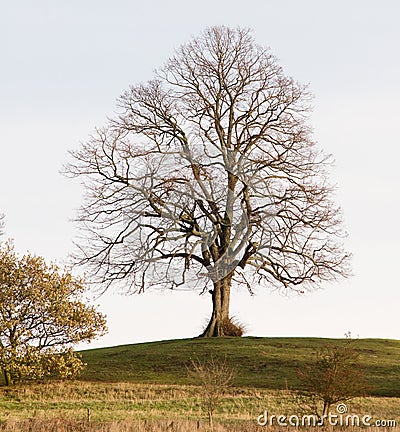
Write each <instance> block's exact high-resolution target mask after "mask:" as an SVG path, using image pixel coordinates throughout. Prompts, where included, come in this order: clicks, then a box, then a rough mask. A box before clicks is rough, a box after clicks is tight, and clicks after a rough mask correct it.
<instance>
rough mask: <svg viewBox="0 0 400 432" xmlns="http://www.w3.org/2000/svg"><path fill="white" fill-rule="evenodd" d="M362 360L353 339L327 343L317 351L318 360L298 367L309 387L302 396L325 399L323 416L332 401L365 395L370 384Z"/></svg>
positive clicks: (343, 400)
mask: <svg viewBox="0 0 400 432" xmlns="http://www.w3.org/2000/svg"><path fill="white" fill-rule="evenodd" d="M358 360H359V354H358V353H357V351H356V350H355V349H354V348H353V346H352V341H347V342H346V343H345V345H333V344H332V345H325V346H324V347H323V348H321V349H320V350H318V351H317V352H316V361H315V362H314V363H312V364H309V365H306V366H305V367H303V368H302V369H299V370H298V375H299V377H300V378H301V381H302V383H303V386H304V388H305V392H304V393H303V394H302V396H305V397H306V398H307V399H309V400H310V401H312V402H317V403H318V402H319V403H321V402H322V404H323V408H322V416H324V415H327V413H328V411H329V408H330V407H331V405H333V404H337V403H339V402H346V401H348V400H350V399H352V398H354V397H356V396H362V395H363V394H364V393H365V392H366V390H367V384H366V379H365V376H364V373H363V371H362V369H360V366H359V365H358V364H357V362H358ZM314 409H315V410H316V407H314Z"/></svg>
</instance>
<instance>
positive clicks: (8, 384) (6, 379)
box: [3, 368, 12, 386]
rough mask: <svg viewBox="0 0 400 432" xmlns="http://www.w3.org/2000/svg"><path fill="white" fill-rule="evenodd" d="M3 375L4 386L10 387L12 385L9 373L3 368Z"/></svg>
mask: <svg viewBox="0 0 400 432" xmlns="http://www.w3.org/2000/svg"><path fill="white" fill-rule="evenodd" d="M3 375H4V382H5V384H6V386H10V385H11V384H12V378H11V374H10V372H9V371H8V370H7V369H5V368H3Z"/></svg>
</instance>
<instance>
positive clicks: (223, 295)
mask: <svg viewBox="0 0 400 432" xmlns="http://www.w3.org/2000/svg"><path fill="white" fill-rule="evenodd" d="M231 280H232V276H231V275H228V276H226V277H225V278H223V279H221V280H220V281H217V282H214V289H213V290H212V291H211V295H212V303H213V310H212V314H211V318H210V322H209V323H208V325H207V327H206V328H205V330H204V331H203V333H202V334H201V335H200V337H218V336H228V335H227V334H225V326H226V322H227V321H228V320H229V303H230V296H231Z"/></svg>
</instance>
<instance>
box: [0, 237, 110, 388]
mask: <svg viewBox="0 0 400 432" xmlns="http://www.w3.org/2000/svg"><path fill="white" fill-rule="evenodd" d="M84 293H85V283H84V280H83V279H82V278H78V277H73V276H72V275H71V274H70V273H69V272H67V271H62V270H61V269H59V268H58V267H57V266H56V265H54V264H51V265H48V264H46V262H45V261H44V259H43V258H41V257H38V256H34V255H31V254H29V253H28V254H26V255H24V256H23V257H22V258H19V257H18V256H17V254H16V253H15V251H14V246H13V244H12V242H10V241H8V242H6V243H4V244H3V245H1V246H0V367H1V369H2V372H3V375H4V380H5V383H6V384H7V385H9V384H12V383H14V382H17V381H20V380H26V379H39V378H45V377H54V378H62V379H65V378H72V377H75V376H76V375H77V374H78V373H79V372H80V371H81V369H82V368H83V366H84V364H83V362H82V360H81V358H80V356H79V355H78V354H76V353H74V352H73V351H72V347H73V345H75V344H76V343H78V342H81V341H90V340H91V339H93V338H95V337H97V336H100V335H102V334H104V333H105V331H106V323H105V317H104V316H103V315H102V314H101V313H99V312H97V311H96V309H95V308H94V307H92V306H89V305H87V304H85V303H84V302H83V295H84Z"/></svg>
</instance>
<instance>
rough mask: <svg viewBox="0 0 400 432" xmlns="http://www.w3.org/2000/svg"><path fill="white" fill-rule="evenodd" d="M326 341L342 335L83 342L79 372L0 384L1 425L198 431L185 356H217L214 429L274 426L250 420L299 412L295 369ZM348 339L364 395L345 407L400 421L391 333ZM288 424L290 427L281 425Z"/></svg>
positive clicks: (203, 425)
mask: <svg viewBox="0 0 400 432" xmlns="http://www.w3.org/2000/svg"><path fill="white" fill-rule="evenodd" d="M329 342H335V343H345V341H341V340H328V339H309V338H252V337H249V338H222V339H217V340H202V339H186V340H172V341H163V342H152V343H144V344H136V345H125V346H118V347H112V348H102V349H96V350H88V351H84V352H82V355H83V358H84V360H85V362H86V363H87V364H88V366H87V369H86V371H85V372H84V374H83V375H82V376H81V377H80V379H79V381H74V382H68V383H64V382H62V383H61V382H57V383H54V382H53V383H51V382H42V383H25V384H20V385H17V386H15V387H11V388H6V387H4V386H3V387H1V388H0V420H1V424H0V430H7V431H21V432H22V431H25V430H26V431H28V430H30V431H32V432H40V431H42V430H43V431H46V432H47V431H51V430H53V431H60V432H63V431H86V430H91V431H110V432H111V431H137V432H141V431H151V432H156V431H166V430H168V431H175V432H179V431H181V432H186V431H196V430H199V431H206V430H208V422H207V418H206V415H205V412H204V410H203V405H202V399H201V397H200V396H199V387H198V383H197V382H196V380H195V378H194V377H193V376H192V375H190V374H189V373H188V370H187V367H188V366H189V364H190V359H191V358H192V359H200V360H201V359H204V358H209V357H210V356H213V357H214V358H221V359H226V361H227V362H229V364H230V365H231V366H232V367H233V368H234V369H235V370H236V377H235V381H234V383H233V384H234V386H233V387H231V388H230V389H229V391H228V392H227V393H226V394H225V395H224V397H223V400H222V402H221V405H220V406H218V409H217V411H216V413H215V424H216V427H215V430H216V431H218V430H220V431H231V432H236V431H261V430H274V431H278V430H282V428H278V427H277V426H274V427H273V428H272V429H271V428H267V427H262V426H258V425H257V423H256V419H257V417H258V416H259V415H260V414H261V413H263V412H264V410H266V409H267V410H268V412H269V413H274V414H276V415H280V414H284V415H291V414H297V413H298V412H299V402H298V400H297V398H296V394H297V393H296V390H298V389H299V388H300V383H299V381H298V377H297V374H296V369H297V368H301V367H302V365H304V364H306V363H307V362H309V361H312V358H313V353H314V352H315V351H316V349H317V348H318V347H321V346H323V345H324V344H326V343H329ZM355 347H356V349H357V350H358V351H359V353H360V366H361V367H362V368H363V369H364V371H365V374H366V376H367V378H368V381H369V384H370V385H371V391H370V396H368V397H365V398H358V399H354V400H352V401H349V402H347V406H348V409H349V413H351V414H358V415H360V417H362V416H364V415H366V414H368V415H371V416H372V417H373V419H375V420H376V419H378V420H396V421H397V424H398V425H399V424H400V341H394V340H375V339H374V340H372V339H371V340H366V339H363V340H357V341H355ZM290 429H295V428H294V427H286V428H284V430H290ZM385 429H386V428H383V427H380V428H369V430H377V431H378V430H379V431H384V430H385ZM313 430H317V429H315V428H314V429H313ZM323 430H324V431H326V430H329V429H326V428H324V429H323ZM334 430H340V429H338V428H337V427H336V428H334ZM345 430H347V431H351V430H359V429H357V428H351V427H348V428H346V429H345ZM387 430H391V431H398V430H400V428H398V427H397V428H393V427H391V428H388V429H387ZM321 431H322V429H321Z"/></svg>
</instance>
